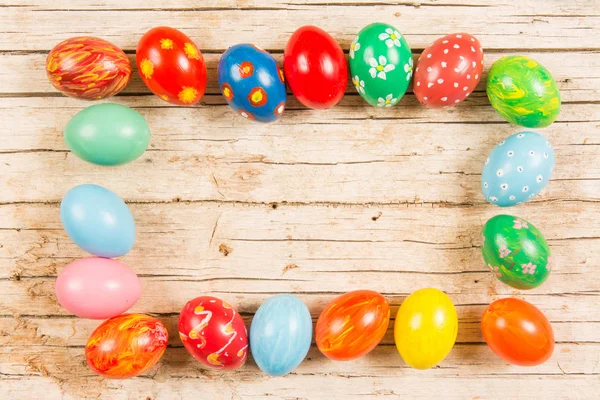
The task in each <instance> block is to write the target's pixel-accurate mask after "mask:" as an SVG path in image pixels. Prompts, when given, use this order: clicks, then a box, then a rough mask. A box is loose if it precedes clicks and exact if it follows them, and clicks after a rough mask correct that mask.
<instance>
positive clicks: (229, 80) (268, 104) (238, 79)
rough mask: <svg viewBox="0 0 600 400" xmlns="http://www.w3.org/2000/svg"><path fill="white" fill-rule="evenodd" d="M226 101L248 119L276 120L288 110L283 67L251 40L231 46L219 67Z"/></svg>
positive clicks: (222, 90)
mask: <svg viewBox="0 0 600 400" xmlns="http://www.w3.org/2000/svg"><path fill="white" fill-rule="evenodd" d="M217 74H218V78H219V88H220V89H221V93H222V94H223V96H224V97H225V100H227V103H228V104H229V105H230V106H231V108H233V109H234V111H236V112H237V113H238V114H240V115H241V116H242V117H244V118H246V119H250V120H253V121H258V122H273V121H275V120H277V119H278V118H279V117H280V116H281V114H283V111H284V110H285V100H286V89H285V78H284V74H283V69H282V68H281V67H280V66H279V65H278V64H277V62H276V61H275V59H274V58H273V57H272V56H271V55H270V54H269V53H267V52H266V51H265V50H263V49H260V48H258V47H256V46H254V45H252V44H238V45H235V46H232V47H230V48H229V49H227V51H226V52H225V53H224V54H223V55H222V56H221V59H220V60H219V65H218V68H217Z"/></svg>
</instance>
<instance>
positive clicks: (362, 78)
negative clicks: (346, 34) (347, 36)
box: [350, 22, 413, 108]
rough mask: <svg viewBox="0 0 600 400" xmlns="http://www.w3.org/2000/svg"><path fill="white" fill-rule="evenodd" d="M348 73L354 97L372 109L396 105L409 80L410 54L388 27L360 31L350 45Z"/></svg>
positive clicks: (411, 63)
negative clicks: (350, 76)
mask: <svg viewBox="0 0 600 400" xmlns="http://www.w3.org/2000/svg"><path fill="white" fill-rule="evenodd" d="M350 73H351V75H352V83H353V84H354V87H355V88H356V90H357V91H358V93H359V94H360V95H361V96H362V98H363V99H365V100H366V101H367V102H368V103H369V104H371V105H372V106H374V107H380V108H388V107H392V106H395V105H396V104H398V102H399V101H400V99H401V98H402V96H404V93H406V89H408V84H409V83H410V80H411V78H412V73H413V59H412V52H411V50H410V47H409V46H408V43H407V42H406V39H404V36H402V34H401V33H400V31H398V30H397V29H396V28H394V27H393V26H391V25H388V24H384V23H381V22H376V23H373V24H370V25H367V26H366V27H364V28H363V29H362V30H361V31H360V32H359V33H358V35H356V37H355V38H354V40H353V41H352V44H351V45H350Z"/></svg>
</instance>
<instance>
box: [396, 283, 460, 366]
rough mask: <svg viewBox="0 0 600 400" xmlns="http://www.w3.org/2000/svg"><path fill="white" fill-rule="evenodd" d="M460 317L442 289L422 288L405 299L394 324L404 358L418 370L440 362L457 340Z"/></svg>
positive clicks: (397, 343) (399, 349)
mask: <svg viewBox="0 0 600 400" xmlns="http://www.w3.org/2000/svg"><path fill="white" fill-rule="evenodd" d="M457 333H458V317H457V316H456V309H455V308H454V304H452V300H450V298H449V297H448V296H447V295H446V294H445V293H444V292H442V291H440V290H438V289H432V288H429V289H420V290H417V291H416V292H413V293H412V294H411V295H410V296H408V297H407V298H406V300H404V302H403V303H402V305H401V306H400V308H399V309H398V314H397V315H396V323H395V325H394V340H395V342H396V348H397V349H398V352H399V353H400V356H401V357H402V359H403V360H404V361H405V362H406V363H407V364H408V365H410V366H411V367H413V368H416V369H428V368H431V367H433V366H434V365H436V364H438V363H440V362H441V361H442V360H443V359H444V358H446V356H447V355H448V353H450V350H452V347H453V346H454V342H455V341H456V335H457Z"/></svg>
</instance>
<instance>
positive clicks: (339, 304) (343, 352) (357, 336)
mask: <svg viewBox="0 0 600 400" xmlns="http://www.w3.org/2000/svg"><path fill="white" fill-rule="evenodd" d="M389 322H390V306H389V304H388V302H387V301H386V300H385V298H384V297H383V296H382V295H380V294H379V293H377V292H372V291H370V290H356V291H353V292H348V293H346V294H343V295H341V296H339V297H336V298H335V299H333V301H331V303H329V304H328V305H327V306H326V307H325V309H324V310H323V312H322V313H321V315H320V316H319V319H318V320H317V326H316V328H315V334H316V342H317V346H318V347H319V350H320V351H321V353H323V354H324V355H325V356H327V357H329V358H331V359H332V360H338V361H347V360H353V359H355V358H359V357H362V356H364V355H365V354H367V353H368V352H370V351H371V350H373V349H374V348H375V347H376V346H377V345H378V344H379V342H380V341H381V339H383V335H385V332H386V331H387V327H388V324H389Z"/></svg>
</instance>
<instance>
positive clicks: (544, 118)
mask: <svg viewBox="0 0 600 400" xmlns="http://www.w3.org/2000/svg"><path fill="white" fill-rule="evenodd" d="M486 91H487V95H488V98H489V99H490V103H492V106H493V107H494V108H495V109H496V111H498V113H499V114H500V115H501V116H502V117H504V119H506V120H507V121H509V122H511V123H513V124H517V125H521V126H526V127H528V128H543V127H545V126H548V125H550V124H551V123H553V122H554V121H555V120H556V118H557V117H558V114H559V113H560V92H559V90H558V87H557V86H556V82H555V81H554V78H553V77H552V75H551V74H550V72H548V70H547V69H546V68H544V66H543V65H541V64H540V63H538V62H537V61H535V60H532V59H531V58H529V57H525V56H507V57H502V58H501V59H499V60H498V61H496V62H495V63H494V64H493V65H492V68H490V72H489V75H488V79H487V87H486Z"/></svg>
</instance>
